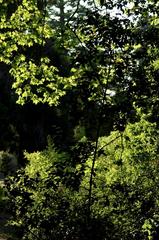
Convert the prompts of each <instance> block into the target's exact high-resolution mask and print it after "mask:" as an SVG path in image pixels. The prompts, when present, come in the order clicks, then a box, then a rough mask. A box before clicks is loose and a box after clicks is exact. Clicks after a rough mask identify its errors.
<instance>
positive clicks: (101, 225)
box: [7, 118, 159, 240]
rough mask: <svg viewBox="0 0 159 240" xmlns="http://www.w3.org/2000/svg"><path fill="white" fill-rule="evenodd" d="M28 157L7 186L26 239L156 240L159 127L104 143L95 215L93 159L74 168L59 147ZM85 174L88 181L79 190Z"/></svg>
mask: <svg viewBox="0 0 159 240" xmlns="http://www.w3.org/2000/svg"><path fill="white" fill-rule="evenodd" d="M25 156H26V158H27V160H28V164H27V166H26V167H25V169H23V170H21V171H19V172H17V175H16V177H14V178H13V177H12V178H10V181H9V182H8V185H7V188H8V191H9V194H10V199H11V206H12V211H13V213H14V222H15V223H16V224H18V225H19V226H21V229H22V230H23V237H24V238H25V239H29V240H31V239H35V238H37V239H49V240H50V239H56V240H58V239H60V240H63V239H66V240H71V239H72V240H73V239H74V240H77V239H78V240H88V239H91V240H92V239H95V240H97V239H100V240H102V239H103V240H113V239H114V240H118V239H119V240H121V239H123V240H127V239H134V240H138V239H140V240H145V239H153V236H154V235H155V231H156V229H157V226H158V225H159V210H158V209H159V201H158V199H159V185H158V179H159V174H158V170H159V164H158V131H157V130H156V125H155V124H152V123H149V122H148V121H146V120H145V119H144V118H142V119H141V121H140V122H138V123H135V124H129V125H128V126H127V128H126V129H125V131H124V133H122V134H121V133H120V132H113V133H112V134H111V135H110V136H109V137H101V138H100V139H99V146H98V157H97V159H96V162H95V169H94V174H93V185H92V196H91V197H92V199H91V200H92V201H91V214H90V215H88V210H90V209H88V200H89V199H88V192H89V187H90V186H89V184H90V169H91V165H92V158H91V157H90V158H88V160H87V161H86V162H85V163H83V164H81V163H78V164H72V161H71V156H70V155H68V154H66V153H60V152H58V151H57V150H55V149H54V147H53V146H49V147H48V148H47V149H46V150H45V151H42V152H36V153H31V154H28V153H26V154H25ZM83 165H84V167H83ZM81 169H82V170H81ZM80 171H83V172H82V174H83V177H82V178H81V183H80V186H79V188H78V189H75V188H74V187H73V186H74V184H73V183H74V182H76V180H79V179H77V176H78V175H79V174H78V173H79V172H80ZM70 179H71V181H72V184H71V181H69V180H70Z"/></svg>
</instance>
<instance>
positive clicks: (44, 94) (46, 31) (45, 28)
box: [0, 0, 76, 105]
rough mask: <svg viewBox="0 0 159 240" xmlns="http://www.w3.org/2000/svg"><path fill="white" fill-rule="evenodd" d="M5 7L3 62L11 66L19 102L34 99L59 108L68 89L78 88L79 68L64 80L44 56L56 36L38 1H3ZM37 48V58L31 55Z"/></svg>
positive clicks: (1, 37)
mask: <svg viewBox="0 0 159 240" xmlns="http://www.w3.org/2000/svg"><path fill="white" fill-rule="evenodd" d="M1 6H2V10H1V13H0V14H1V20H0V26H1V27H0V28H1V34H0V46H1V47H0V52H1V55H0V62H4V63H6V64H8V65H10V74H11V75H12V76H13V77H14V79H15V81H14V83H13V85H12V87H13V88H14V89H15V91H16V93H17V95H18V101H17V102H18V103H20V104H24V103H25V102H27V101H28V100H29V99H31V100H32V102H33V103H35V104H37V103H39V102H43V103H48V104H50V105H57V104H58V102H59V99H60V98H61V97H62V96H63V95H65V92H66V91H67V89H70V88H72V87H73V86H75V85H76V83H75V80H74V77H73V74H74V72H75V69H73V70H72V74H71V76H69V77H68V78H67V77H60V76H59V74H58V70H57V68H56V67H55V66H53V65H52V64H51V63H50V59H49V58H48V57H47V56H44V51H43V50H42V48H43V47H44V46H45V44H46V41H47V40H48V39H50V38H51V37H53V35H54V30H53V29H52V28H51V27H50V25H49V24H48V23H47V20H46V19H47V16H46V15H47V14H45V15H44V13H43V11H40V10H39V9H38V6H37V4H36V1H26V0H23V1H21V2H19V3H17V4H16V3H14V2H12V1H8V2H5V1H2V3H1ZM10 8H11V9H10ZM8 9H10V12H9V13H8V12H7V11H8ZM35 46H38V51H39V53H38V55H37V52H36V56H34V57H33V56H28V52H29V51H30V49H31V47H33V48H34V47H35ZM40 49H41V50H40Z"/></svg>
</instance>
